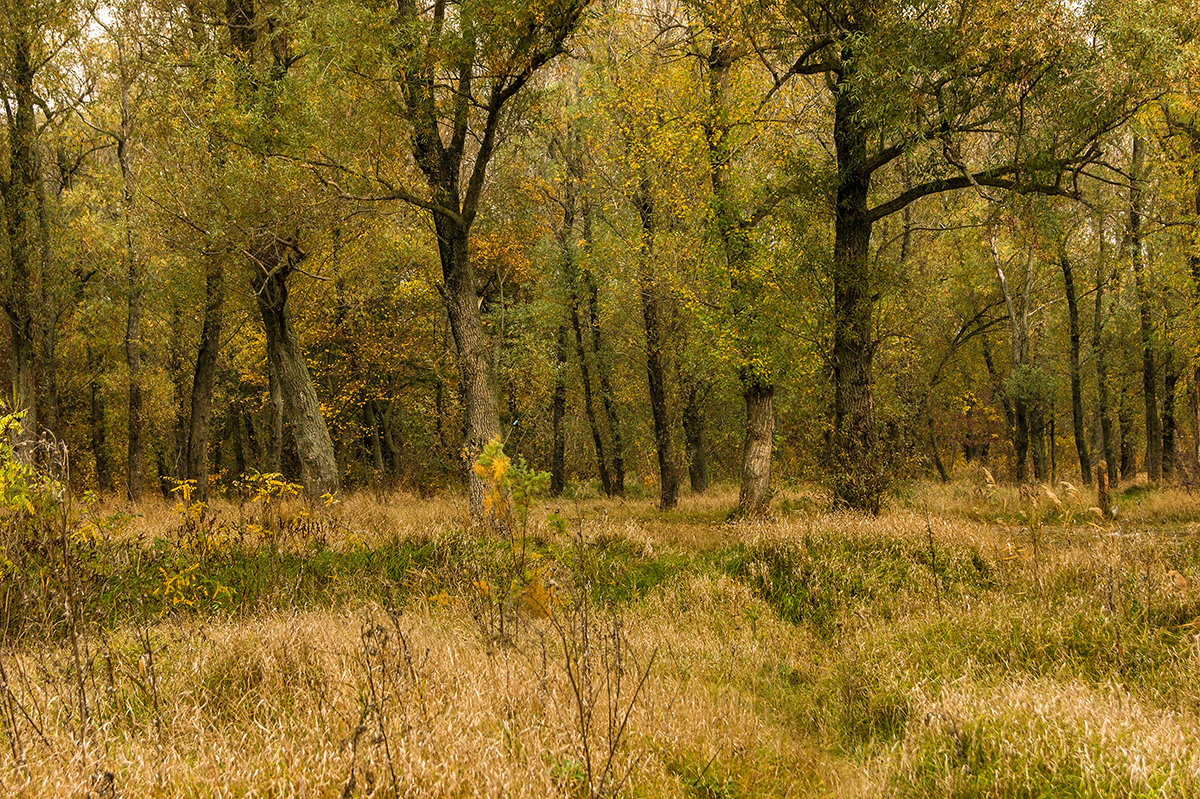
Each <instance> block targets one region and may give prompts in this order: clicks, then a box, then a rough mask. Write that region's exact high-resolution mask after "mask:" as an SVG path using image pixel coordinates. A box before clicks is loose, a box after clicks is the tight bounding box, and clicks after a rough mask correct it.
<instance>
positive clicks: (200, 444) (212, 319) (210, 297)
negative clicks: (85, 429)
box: [187, 255, 244, 502]
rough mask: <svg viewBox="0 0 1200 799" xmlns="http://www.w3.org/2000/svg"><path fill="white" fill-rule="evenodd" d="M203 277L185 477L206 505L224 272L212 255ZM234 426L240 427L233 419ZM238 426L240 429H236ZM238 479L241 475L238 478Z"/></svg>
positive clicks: (223, 293)
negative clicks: (193, 482)
mask: <svg viewBox="0 0 1200 799" xmlns="http://www.w3.org/2000/svg"><path fill="white" fill-rule="evenodd" d="M205 266H206V269H205V273H204V323H203V325H202V326H201V329H200V349H199V351H198V352H197V354H196V370H195V373H194V376H193V378H192V407H191V416H190V419H189V424H188V445H187V476H188V479H189V480H195V481H196V497H197V499H199V500H200V501H201V502H207V501H208V442H209V438H210V431H211V429H212V394H213V383H214V382H215V381H216V375H217V357H218V356H219V355H220V349H221V322H222V310H223V306H224V303H225V272H224V269H223V268H222V266H221V264H220V263H219V262H217V260H216V259H215V258H213V257H212V256H211V255H210V256H209V259H208V262H207V263H206V264H205ZM235 424H239V423H238V422H237V420H236V418H235ZM239 426H240V425H239ZM243 462H244V460H243ZM238 476H239V477H240V475H238Z"/></svg>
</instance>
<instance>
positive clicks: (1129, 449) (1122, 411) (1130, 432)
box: [1117, 374, 1137, 480]
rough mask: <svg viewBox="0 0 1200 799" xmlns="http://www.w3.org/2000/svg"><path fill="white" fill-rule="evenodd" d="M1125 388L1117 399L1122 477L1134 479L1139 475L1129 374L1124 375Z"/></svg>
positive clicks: (1123, 384) (1123, 383) (1122, 380)
mask: <svg viewBox="0 0 1200 799" xmlns="http://www.w3.org/2000/svg"><path fill="white" fill-rule="evenodd" d="M1121 383H1122V386H1123V388H1124V390H1123V391H1122V392H1121V394H1120V398H1119V399H1118V401H1117V424H1118V425H1120V428H1121V453H1120V455H1121V479H1122V480H1132V479H1134V478H1135V477H1137V447H1136V439H1135V438H1134V436H1135V435H1136V430H1135V429H1134V428H1135V425H1134V413H1133V404H1132V403H1131V402H1130V401H1129V397H1130V395H1131V394H1132V391H1131V390H1130V386H1129V375H1128V374H1124V375H1122V379H1121Z"/></svg>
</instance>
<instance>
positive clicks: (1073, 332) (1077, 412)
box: [1058, 240, 1092, 485]
mask: <svg viewBox="0 0 1200 799" xmlns="http://www.w3.org/2000/svg"><path fill="white" fill-rule="evenodd" d="M1058 262H1059V265H1060V266H1061V267H1062V273H1063V284H1064V286H1065V288H1066V294H1067V327H1068V329H1069V331H1070V337H1071V355H1070V373H1071V423H1072V427H1073V430H1074V433H1075V452H1076V454H1077V455H1078V456H1079V473H1080V477H1081V479H1082V480H1083V484H1084V485H1091V484H1092V457H1091V454H1090V453H1089V452H1088V446H1087V433H1086V432H1085V431H1084V429H1083V386H1082V380H1081V378H1080V375H1079V341H1080V334H1079V306H1078V304H1077V300H1076V296H1075V274H1074V268H1073V265H1072V263H1071V258H1070V255H1069V254H1068V253H1067V242H1066V240H1063V241H1062V242H1061V243H1060V250H1059V255H1058Z"/></svg>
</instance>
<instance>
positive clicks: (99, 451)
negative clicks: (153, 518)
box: [87, 343, 113, 491]
mask: <svg viewBox="0 0 1200 799" xmlns="http://www.w3.org/2000/svg"><path fill="white" fill-rule="evenodd" d="M87 365H88V372H89V377H90V379H89V381H88V394H89V403H88V410H89V420H90V422H91V431H92V435H91V444H92V458H93V459H94V461H95V464H96V487H97V488H99V489H100V490H101V491H112V489H113V478H112V465H111V463H110V461H109V459H108V430H107V428H106V424H107V422H106V420H105V418H104V417H105V408H104V393H103V391H102V390H101V388H100V374H101V371H102V368H103V367H102V364H101V363H100V356H99V355H98V354H97V353H96V350H95V349H94V348H93V347H92V345H91V344H90V343H89V344H88V345H87Z"/></svg>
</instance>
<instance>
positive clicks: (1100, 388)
mask: <svg viewBox="0 0 1200 799" xmlns="http://www.w3.org/2000/svg"><path fill="white" fill-rule="evenodd" d="M1100 240H1101V242H1103V241H1104V231H1103V228H1102V229H1101V231H1100ZM1101 247H1102V249H1101V252H1100V263H1099V265H1098V266H1097V267H1096V310H1095V313H1093V315H1092V352H1093V353H1094V354H1095V357H1096V412H1097V414H1098V415H1099V417H1100V451H1101V452H1102V453H1103V457H1104V466H1105V470H1106V471H1107V473H1108V482H1109V485H1110V486H1111V487H1112V488H1113V489H1114V490H1115V489H1116V488H1117V485H1118V483H1119V476H1120V469H1119V466H1120V465H1119V464H1118V462H1117V457H1116V454H1117V453H1116V449H1115V441H1116V438H1115V436H1114V433H1113V423H1112V412H1111V411H1110V410H1109V404H1108V352H1107V349H1106V348H1105V346H1104V338H1103V336H1102V333H1103V329H1104V328H1103V324H1104V323H1103V319H1104V283H1105V281H1104V266H1105V263H1104V262H1105V257H1104V256H1105V249H1104V247H1103V244H1102V245H1101Z"/></svg>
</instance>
